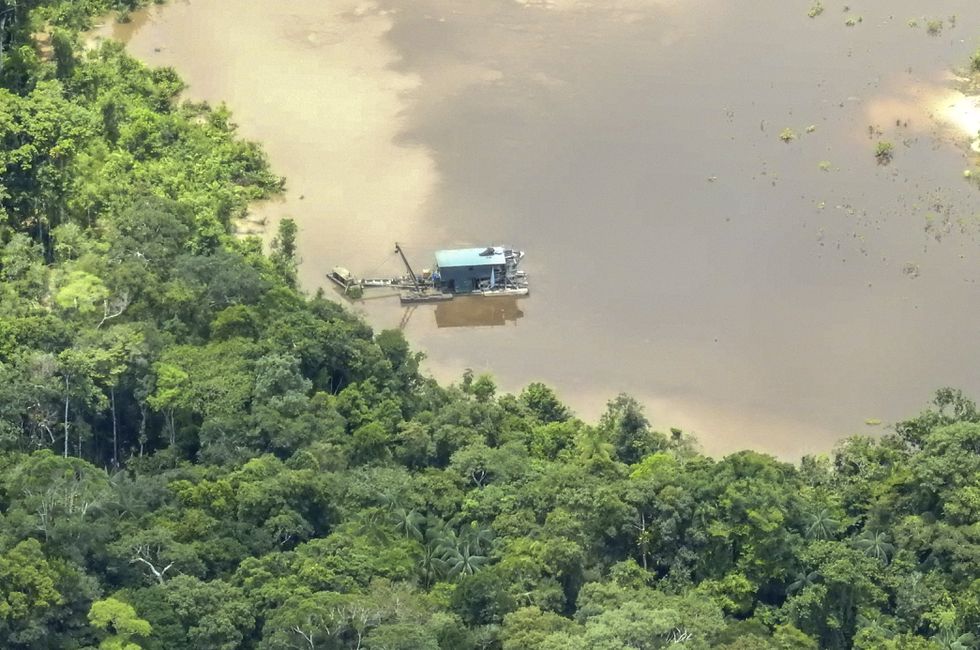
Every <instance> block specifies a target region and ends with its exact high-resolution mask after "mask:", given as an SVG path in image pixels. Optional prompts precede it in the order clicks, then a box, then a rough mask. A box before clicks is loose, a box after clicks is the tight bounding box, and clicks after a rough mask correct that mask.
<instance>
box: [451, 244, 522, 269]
mask: <svg viewBox="0 0 980 650" xmlns="http://www.w3.org/2000/svg"><path fill="white" fill-rule="evenodd" d="M491 251H492V252H491ZM505 263H506V257H505V255H504V247H503V246H484V247H483V248H455V249H449V250H442V251H436V264H437V265H438V266H439V268H440V269H447V268H453V267H459V266H497V265H502V264H505Z"/></svg>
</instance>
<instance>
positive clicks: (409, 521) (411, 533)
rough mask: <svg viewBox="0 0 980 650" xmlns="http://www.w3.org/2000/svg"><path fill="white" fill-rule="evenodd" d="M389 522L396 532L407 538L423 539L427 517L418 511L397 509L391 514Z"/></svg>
mask: <svg viewBox="0 0 980 650" xmlns="http://www.w3.org/2000/svg"><path fill="white" fill-rule="evenodd" d="M388 520H389V521H390V522H391V524H392V525H393V526H394V527H395V530H397V531H398V532H400V533H401V534H403V535H405V537H410V538H412V539H417V540H421V539H422V523H423V522H424V521H425V517H424V516H423V515H422V514H421V513H420V512H418V511H417V510H415V509H412V510H406V509H405V508H395V509H393V510H392V511H391V512H390V513H389V515H388Z"/></svg>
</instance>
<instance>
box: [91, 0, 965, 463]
mask: <svg viewBox="0 0 980 650" xmlns="http://www.w3.org/2000/svg"><path fill="white" fill-rule="evenodd" d="M810 6H811V4H810V3H809V2H807V1H802V2H787V1H786V0H755V1H754V2H752V3H741V2H731V1H730V0H611V1H604V2H600V1H599V0H594V1H593V0H481V1H479V2H477V1H473V0H471V1H469V2H460V1H459V0H377V1H371V0H365V1H361V0H334V1H327V0H238V1H235V2H232V1H231V0H171V2H169V3H167V4H166V5H163V6H157V7H153V8H151V9H150V10H148V11H145V12H141V13H138V14H135V15H134V21H133V22H132V23H129V24H126V25H116V24H109V25H106V26H105V27H104V28H103V30H102V33H103V34H104V35H108V36H112V37H114V38H118V39H120V40H123V41H125V42H127V43H128V47H129V49H130V51H131V52H132V53H134V54H135V55H136V56H138V57H140V58H142V59H144V60H145V61H147V62H148V63H151V64H153V65H170V66H173V67H175V68H176V69H177V70H178V72H179V73H180V74H181V75H182V76H183V77H184V78H185V79H186V80H187V81H188V83H189V85H190V87H189V90H188V93H187V94H188V96H189V97H192V98H194V99H206V100H208V101H211V102H213V103H218V102H220V101H225V102H227V103H228V105H229V106H230V107H231V109H232V110H233V112H234V116H235V119H236V121H237V122H238V124H239V125H240V130H241V132H242V134H243V135H244V136H246V137H248V138H251V139H255V140H258V141H261V143H262V144H263V146H264V147H265V148H266V150H267V151H268V153H269V156H270V159H271V162H272V165H273V167H274V168H275V170H276V172H277V173H279V174H282V175H284V176H286V177H287V185H288V189H287V192H286V194H285V196H284V197H283V199H282V200H281V201H275V202H270V203H268V204H265V205H260V206H256V208H255V212H256V213H257V214H259V215H261V216H264V217H267V218H268V219H270V223H274V221H275V219H277V218H279V217H281V216H283V215H290V216H292V217H294V218H295V219H296V220H297V222H298V224H299V226H300V242H299V252H300V256H301V258H302V265H301V268H300V274H301V281H302V283H303V285H304V286H305V287H306V288H307V289H309V290H314V289H315V288H317V287H320V286H326V285H327V283H326V282H325V280H324V274H325V273H326V272H327V271H328V270H329V269H330V268H331V267H333V266H334V265H343V266H346V267H348V268H350V269H351V270H353V271H354V272H355V273H356V274H358V275H384V274H396V273H400V272H401V270H402V269H401V266H400V263H399V262H398V260H397V258H396V257H394V256H393V255H392V249H393V243H394V242H395V241H399V242H401V243H402V246H403V248H404V249H405V250H406V252H407V253H408V254H409V256H410V258H411V259H412V260H413V262H414V263H415V265H416V266H420V267H421V266H427V265H428V264H429V263H430V260H431V254H432V251H434V250H436V249H438V248H444V247H454V246H463V245H467V246H483V245H486V244H491V243H505V244H513V245H515V246H518V247H520V248H523V249H524V250H525V251H526V252H527V258H526V262H525V267H524V268H525V269H526V270H527V271H528V273H529V274H530V278H531V282H532V284H531V289H532V294H531V296H530V297H528V298H526V299H521V300H511V299H503V298H499V299H483V300H467V301H463V302H454V303H452V304H448V305H438V306H435V305H426V306H419V307H417V308H409V309H405V308H402V307H401V306H400V305H399V304H398V301H397V299H390V298H389V299H376V300H367V301H363V302H359V303H357V304H355V305H354V306H353V308H354V309H356V310H359V311H360V312H362V313H363V314H364V315H365V316H366V318H367V319H368V320H369V321H370V322H371V323H372V324H373V325H375V326H376V327H378V328H383V327H397V326H402V327H404V329H405V332H406V335H407V337H408V339H409V340H410V341H411V342H412V343H413V344H414V345H415V346H416V347H417V348H419V349H421V350H423V351H424V352H425V353H426V355H427V362H426V367H427V368H428V369H429V371H430V372H432V373H434V374H435V375H436V376H437V377H439V378H440V379H444V380H452V379H455V378H458V377H459V376H460V374H461V373H462V371H463V369H464V368H467V367H468V368H473V369H474V370H475V371H477V372H484V371H487V372H492V373H493V374H494V376H495V377H496V379H497V381H498V383H499V385H500V387H501V389H502V390H519V389H520V387H521V386H522V385H524V384H526V383H527V382H530V381H544V382H546V383H548V384H550V385H552V386H554V387H556V388H557V389H558V390H559V392H560V394H561V395H562V396H563V398H564V399H565V400H566V401H567V402H568V403H570V404H571V405H572V406H573V408H574V409H575V410H576V411H577V412H578V413H579V414H580V415H582V416H583V417H586V418H594V417H596V416H597V415H598V413H599V412H600V411H601V410H602V408H603V405H604V403H605V401H606V400H607V399H609V398H611V397H613V396H615V394H617V393H618V392H620V391H625V392H629V393H630V394H632V395H634V396H636V397H637V398H638V399H640V400H641V401H643V402H644V403H645V404H646V405H647V408H648V414H649V416H650V418H651V419H652V420H653V421H654V423H655V424H657V425H658V426H659V427H662V428H666V427H669V426H676V427H680V428H683V429H685V430H686V431H691V432H694V433H695V434H696V435H697V436H698V438H699V439H700V440H701V442H702V444H703V446H704V448H705V449H706V450H707V451H708V452H710V453H715V454H720V453H726V452H730V451H733V450H736V449H741V448H746V447H752V448H756V449H761V450H766V451H769V452H772V453H774V454H777V455H780V456H782V457H786V458H795V457H799V455H800V454H803V453H811V452H822V451H827V450H829V449H830V448H831V446H832V445H833V443H834V441H835V440H837V439H839V438H840V437H843V436H845V435H850V434H854V433H869V434H874V433H878V432H880V431H882V430H883V429H884V427H885V426H887V424H888V423H889V422H893V421H895V420H898V419H901V418H904V417H907V416H909V415H912V414H914V413H915V412H917V411H918V410H919V409H920V408H921V407H923V406H924V405H925V403H926V402H927V401H928V399H929V398H930V397H931V394H932V392H933V390H934V389H936V388H938V387H940V386H944V385H954V386H959V387H962V388H963V389H964V390H966V391H967V392H968V393H972V395H974V396H977V397H980V370H978V369H980V354H978V352H980V351H978V347H977V341H978V330H980V287H978V284H977V280H978V277H980V265H978V260H980V241H978V237H977V235H978V233H980V216H978V215H980V191H978V189H977V187H976V186H975V185H973V184H972V183H971V182H969V181H967V180H965V179H964V173H963V172H964V170H966V169H969V168H971V167H972V166H973V165H974V160H973V155H972V154H971V153H970V152H969V148H968V146H967V144H968V142H969V138H970V134H971V133H972V134H974V135H975V134H976V131H977V129H978V128H980V117H978V116H980V112H978V111H977V110H976V104H975V103H973V102H971V101H970V100H967V99H964V98H962V96H957V95H955V93H952V92H951V91H950V88H951V72H950V71H951V69H952V68H953V66H955V65H961V64H963V63H965V62H966V61H967V59H968V57H969V54H970V53H971V52H972V51H974V50H975V49H976V47H977V46H978V45H980V34H978V33H977V31H976V30H975V27H976V26H977V25H980V3H977V2H975V0H928V1H926V0H915V1H913V0H866V1H865V2H854V3H853V4H851V7H850V8H849V9H847V10H845V4H844V3H842V2H836V1H833V0H825V1H824V2H823V6H824V11H823V13H822V14H820V15H818V16H816V17H813V18H810V17H808V16H807V12H808V9H809V7H810ZM953 16H955V18H952V17H953ZM930 20H937V21H938V20H942V26H941V28H940V29H939V30H938V32H937V33H935V34H930V33H928V32H929V30H928V29H927V24H928V22H929V21H930ZM784 129H791V130H792V132H793V135H794V137H793V138H792V139H789V141H785V142H784V141H783V140H782V139H781V138H780V134H781V133H783V131H784ZM787 135H789V134H788V133H787ZM881 140H887V141H889V142H891V143H893V145H894V150H893V151H894V156H893V159H892V161H891V163H890V164H887V165H882V164H878V162H877V161H876V159H875V156H874V150H875V146H876V145H877V143H878V142H879V141H881ZM328 290H329V289H328ZM878 421H881V422H882V424H881V425H878V424H877V422H878Z"/></svg>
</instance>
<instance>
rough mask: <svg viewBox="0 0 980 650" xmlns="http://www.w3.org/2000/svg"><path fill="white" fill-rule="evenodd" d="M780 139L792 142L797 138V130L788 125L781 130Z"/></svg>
mask: <svg viewBox="0 0 980 650" xmlns="http://www.w3.org/2000/svg"><path fill="white" fill-rule="evenodd" d="M779 139H780V140H782V141H783V142H791V141H793V140H795V139H796V131H794V130H793V129H791V128H789V127H788V126H787V127H786V128H785V129H783V130H782V131H780V133H779Z"/></svg>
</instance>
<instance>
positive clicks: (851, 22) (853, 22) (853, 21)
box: [844, 16, 864, 27]
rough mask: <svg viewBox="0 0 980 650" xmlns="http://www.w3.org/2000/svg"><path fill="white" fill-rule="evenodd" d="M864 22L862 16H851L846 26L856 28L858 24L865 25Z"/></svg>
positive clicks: (846, 21)
mask: <svg viewBox="0 0 980 650" xmlns="http://www.w3.org/2000/svg"><path fill="white" fill-rule="evenodd" d="M863 22H864V18H862V17H861V16H851V17H850V18H848V19H847V20H845V21H844V24H845V25H847V26H848V27H854V26H855V25H857V24H858V23H863Z"/></svg>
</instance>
